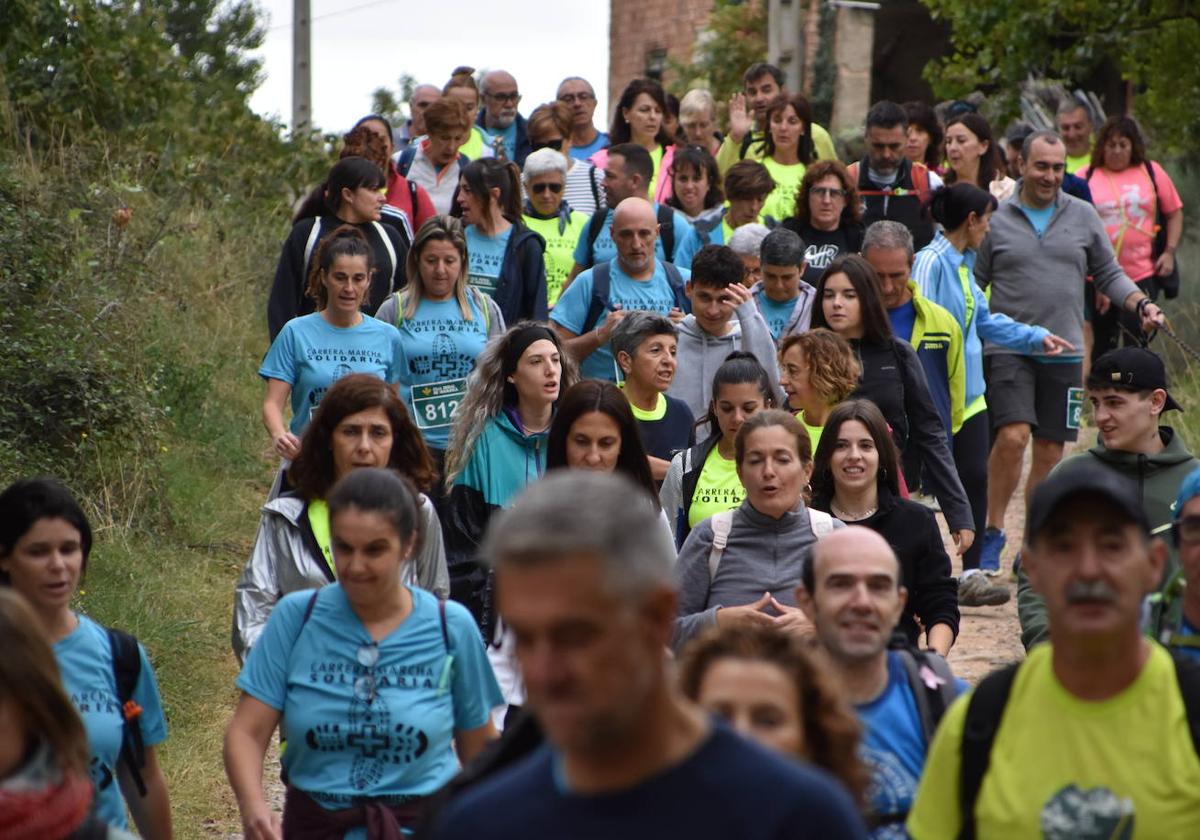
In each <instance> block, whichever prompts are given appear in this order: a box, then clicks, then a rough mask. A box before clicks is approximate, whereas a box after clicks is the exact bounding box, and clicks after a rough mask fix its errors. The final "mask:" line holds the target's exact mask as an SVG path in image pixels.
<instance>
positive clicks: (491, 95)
mask: <svg viewBox="0 0 1200 840" xmlns="http://www.w3.org/2000/svg"><path fill="white" fill-rule="evenodd" d="M479 92H480V93H481V94H483V108H481V109H480V111H479V118H478V119H477V120H476V123H477V124H478V126H479V127H480V128H482V129H483V133H484V134H485V135H487V137H488V139H489V140H490V141H491V144H492V150H493V151H494V152H495V153H496V157H503V158H505V159H506V160H511V161H513V162H515V163H516V164H517V166H524V165H525V158H527V157H529V153H530V152H531V151H532V150H533V147H532V146H531V145H530V143H529V131H528V129H527V128H526V125H525V118H524V117H522V116H521V115H520V114H518V113H517V104H518V103H519V102H520V101H521V94H520V93H519V92H518V91H517V80H516V79H514V78H513V76H512V74H511V73H509V72H507V71H505V70H493V71H492V72H490V73H488V74H487V75H485V76H484V77H483V79H482V80H481V82H480V85H479Z"/></svg>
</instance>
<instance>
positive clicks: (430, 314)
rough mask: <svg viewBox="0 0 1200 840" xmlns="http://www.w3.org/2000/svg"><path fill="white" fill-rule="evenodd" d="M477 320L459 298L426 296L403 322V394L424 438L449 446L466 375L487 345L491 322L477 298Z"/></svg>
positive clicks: (440, 446)
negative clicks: (465, 315) (465, 310)
mask: <svg viewBox="0 0 1200 840" xmlns="http://www.w3.org/2000/svg"><path fill="white" fill-rule="evenodd" d="M467 300H468V302H469V303H470V306H471V316H472V318H473V320H471V321H467V320H465V319H464V318H463V316H462V309H461V308H460V307H459V304H458V299H457V298H451V299H450V300H436V301H435V300H422V301H421V302H420V303H419V304H418V305H417V311H416V312H415V313H414V314H413V317H412V318H405V319H404V320H403V321H402V322H401V324H400V359H399V368H400V398H401V399H403V400H404V404H405V405H406V406H408V410H409V412H410V413H411V414H412V417H413V421H414V422H415V423H416V424H417V428H418V429H420V430H421V435H422V437H424V438H425V443H426V444H428V445H429V446H432V447H434V448H435V449H445V448H446V445H447V444H448V443H449V441H450V422H451V420H452V419H453V417H454V413H455V412H456V411H457V410H458V406H459V404H460V403H462V400H463V398H464V397H465V396H466V394H467V374H469V373H470V372H471V369H472V368H473V367H474V366H475V360H476V359H477V358H478V357H479V354H480V353H482V352H483V348H484V346H486V345H487V329H488V328H487V323H486V321H485V320H484V317H483V312H482V310H481V309H480V307H479V306H478V305H477V304H476V303H475V300H474V299H473V297H470V296H469V297H468V298H467Z"/></svg>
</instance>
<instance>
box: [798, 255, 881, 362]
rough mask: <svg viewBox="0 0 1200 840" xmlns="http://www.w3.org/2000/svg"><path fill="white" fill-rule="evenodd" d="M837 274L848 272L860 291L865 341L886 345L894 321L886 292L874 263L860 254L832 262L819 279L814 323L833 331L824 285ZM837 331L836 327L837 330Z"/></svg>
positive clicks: (860, 311)
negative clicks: (881, 286)
mask: <svg viewBox="0 0 1200 840" xmlns="http://www.w3.org/2000/svg"><path fill="white" fill-rule="evenodd" d="M835 274H845V275H846V277H848V278H849V279H850V285H851V286H853V287H854V291H855V292H856V293H857V294H858V313H859V317H860V318H861V319H862V326H863V334H862V340H863V341H864V342H866V343H868V344H883V343H885V342H888V341H891V340H892V322H891V321H890V320H888V315H887V310H886V309H884V308H883V294H882V293H881V292H880V291H879V276H878V275H877V274H875V269H874V268H872V267H871V264H870V263H869V262H867V261H866V260H865V259H863V258H862V257H860V256H859V255H858V254H845V255H843V256H840V257H838V258H837V259H835V260H834V261H833V262H832V263H830V264H829V268H827V269H825V273H824V274H822V275H821V279H820V280H818V281H817V294H816V297H815V301H816V302H815V303H814V304H813V313H812V326H814V327H824V328H825V329H827V330H832V329H833V327H831V326H829V322H828V321H827V320H825V285H826V283H828V282H829V278H830V277H832V276H833V275H835ZM834 332H836V330H834Z"/></svg>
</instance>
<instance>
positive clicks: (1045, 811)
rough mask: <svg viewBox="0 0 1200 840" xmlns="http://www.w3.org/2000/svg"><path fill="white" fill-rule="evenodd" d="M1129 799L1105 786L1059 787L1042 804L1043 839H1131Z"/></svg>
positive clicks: (1132, 809) (1131, 808)
mask: <svg viewBox="0 0 1200 840" xmlns="http://www.w3.org/2000/svg"><path fill="white" fill-rule="evenodd" d="M1134 816H1135V814H1134V807H1133V800H1131V799H1121V798H1120V797H1118V796H1117V795H1116V794H1115V793H1113V792H1112V791H1111V790H1109V789H1108V788H1103V787H1095V788H1089V789H1088V790H1080V789H1079V788H1078V787H1077V786H1075V785H1068V786H1067V787H1064V788H1062V789H1061V790H1059V791H1058V793H1056V794H1054V796H1052V797H1050V801H1049V802H1047V803H1046V804H1045V806H1044V807H1043V808H1042V837H1044V838H1045V840H1133V828H1134Z"/></svg>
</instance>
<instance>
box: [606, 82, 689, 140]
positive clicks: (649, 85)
mask: <svg viewBox="0 0 1200 840" xmlns="http://www.w3.org/2000/svg"><path fill="white" fill-rule="evenodd" d="M643 93H644V94H646V95H647V96H649V97H650V98H651V99H653V100H654V101H655V102H657V103H658V107H659V110H661V111H662V115H663V121H662V123H661V124H660V125H659V127H658V134H657V135H656V136H655V138H654V142H655V143H657V144H658V145H660V146H668V145H670V144H671V143H674V142H675V139H674V138H673V137H671V135H670V134H668V133H667V127H666V126H667V96H666V94H665V93H663V88H662V85H660V84H659V83H658V82H656V81H654V80H653V79H634V80H633V81H632V82H630V83H629V84H627V85H625V90H623V91H621V98H620V99H619V100H618V101H617V107H616V110H614V111H613V118H612V124H611V125H610V126H609V128H608V141H609V145H612V146H616V145H617V144H619V143H629V142H632V140H633V132H632V130H631V129H630V127H629V122H628V121H627V120H626V119H625V115H624V114H623V113H621V112H622V111H624V110H625V109H626V108H632V107H633V103H634V102H636V101H637V98H638V96H640V95H641V94H643Z"/></svg>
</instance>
